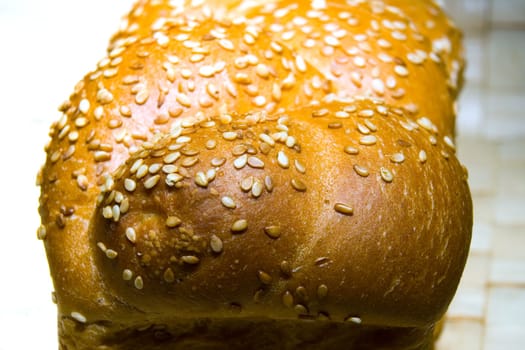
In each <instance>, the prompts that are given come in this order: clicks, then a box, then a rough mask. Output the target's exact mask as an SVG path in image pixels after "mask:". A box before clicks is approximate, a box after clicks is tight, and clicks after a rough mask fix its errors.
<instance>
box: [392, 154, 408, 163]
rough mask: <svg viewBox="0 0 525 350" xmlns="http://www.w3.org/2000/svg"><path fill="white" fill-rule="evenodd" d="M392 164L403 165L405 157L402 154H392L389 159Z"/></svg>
mask: <svg viewBox="0 0 525 350" xmlns="http://www.w3.org/2000/svg"><path fill="white" fill-rule="evenodd" d="M390 160H391V161H392V162H393V163H403V162H404V161H405V155H404V154H403V153H394V154H392V156H391V157H390Z"/></svg>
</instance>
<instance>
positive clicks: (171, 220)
mask: <svg viewBox="0 0 525 350" xmlns="http://www.w3.org/2000/svg"><path fill="white" fill-rule="evenodd" d="M181 224H182V220H181V219H180V218H178V217H176V216H168V217H167V219H166V226H168V227H169V228H174V227H178V226H180V225H181Z"/></svg>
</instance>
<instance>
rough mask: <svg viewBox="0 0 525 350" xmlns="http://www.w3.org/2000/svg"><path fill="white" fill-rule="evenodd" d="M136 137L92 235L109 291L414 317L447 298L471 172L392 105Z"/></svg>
mask: <svg viewBox="0 0 525 350" xmlns="http://www.w3.org/2000/svg"><path fill="white" fill-rule="evenodd" d="M396 113H399V114H396ZM278 117H279V118H278ZM145 146H146V147H145V149H144V150H143V151H139V152H138V153H136V154H135V155H133V156H132V157H131V158H130V160H129V161H128V162H127V163H126V165H125V166H124V167H122V168H120V169H118V170H117V171H116V173H115V178H113V179H111V181H110V183H111V186H110V188H107V194H106V196H105V198H104V199H103V201H102V203H101V205H100V206H99V208H98V210H97V213H96V214H95V219H94V222H93V225H92V227H93V228H92V230H93V232H94V235H93V241H92V243H91V244H92V246H95V245H97V244H98V247H99V248H100V249H99V250H100V251H99V252H96V253H95V254H96V256H98V263H97V266H98V267H99V269H100V270H101V271H102V273H103V275H104V276H105V279H106V281H108V287H109V288H111V290H112V293H114V294H115V295H119V296H120V297H121V298H123V300H125V301H126V302H127V303H129V304H130V305H133V306H134V307H136V308H137V309H139V310H142V312H151V313H153V314H157V315H163V316H164V317H169V316H170V315H192V316H193V317H199V316H200V317H212V318H216V317H217V318H220V317H224V315H225V314H228V313H229V308H230V307H231V306H232V305H238V306H239V307H240V308H242V312H241V313H240V314H239V315H238V317H261V318H264V317H273V318H296V317H297V313H299V315H300V316H305V317H314V318H317V317H319V315H323V316H325V317H329V318H330V319H332V320H334V321H344V320H345V319H347V318H348V317H351V316H358V317H360V319H362V320H363V322H365V323H367V324H381V325H388V326H400V325H402V326H412V327H414V326H422V325H425V324H429V323H432V322H435V321H437V320H438V319H439V318H440V317H441V316H442V314H443V312H444V310H445V309H446V307H447V306H448V303H449V302H450V298H451V296H452V295H453V291H454V290H455V288H456V287H457V283H458V281H459V277H460V275H461V272H462V266H463V264H464V261H465V259H466V253H467V249H466V247H468V240H469V234H468V232H469V229H470V226H469V224H470V222H471V217H470V216H469V215H470V211H471V207H470V202H469V201H468V198H469V196H468V187H467V184H466V181H465V180H466V178H465V176H464V174H463V171H462V168H461V166H460V164H459V163H458V162H457V161H456V160H455V158H454V156H453V153H454V149H453V148H452V144H451V142H450V140H448V139H445V140H443V139H437V138H436V137H435V135H434V134H433V133H432V132H429V131H428V130H425V129H424V128H423V127H421V126H419V125H418V124H417V123H415V122H413V121H411V120H410V119H407V118H406V117H405V116H404V115H403V114H402V112H401V111H400V110H397V109H392V108H390V107H388V106H385V105H383V104H375V103H373V102H371V101H366V100H365V101H356V102H353V103H349V104H335V105H323V106H322V107H312V108H301V109H297V110H293V111H292V110H290V111H289V112H287V113H286V114H284V115H282V116H279V115H278V116H276V117H273V118H271V117H267V116H265V115H264V114H249V115H248V116H239V117H233V118H232V119H230V118H228V119H226V120H224V119H223V120H221V119H219V118H218V119H214V120H212V121H206V122H204V123H201V124H195V125H191V126H188V127H183V128H180V129H178V130H177V131H176V133H175V134H174V135H169V136H165V137H163V138H161V139H160V140H158V141H156V142H152V143H151V144H146V145H145ZM442 178H446V179H448V181H447V182H442V181H441V179H442ZM113 184H114V185H113ZM450 193H454V194H455V195H454V196H450V195H449V194H450ZM399 218H406V219H404V220H399ZM283 266H285V267H283ZM341 271H344V274H341ZM372 276H376V277H377V278H371V277H372ZM406 305H411V307H410V308H407V307H406Z"/></svg>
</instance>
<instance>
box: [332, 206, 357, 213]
mask: <svg viewBox="0 0 525 350" xmlns="http://www.w3.org/2000/svg"><path fill="white" fill-rule="evenodd" d="M334 210H335V211H336V212H338V213H340V214H343V215H353V214H354V209H353V208H352V207H351V206H349V205H347V204H343V203H336V204H335V205H334Z"/></svg>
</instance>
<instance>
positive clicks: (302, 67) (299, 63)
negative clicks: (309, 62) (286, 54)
mask: <svg viewBox="0 0 525 350" xmlns="http://www.w3.org/2000/svg"><path fill="white" fill-rule="evenodd" d="M295 66H296V67H297V70H298V71H299V72H301V73H304V72H306V62H305V61H304V58H303V57H302V56H301V55H297V56H296V57H295Z"/></svg>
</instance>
